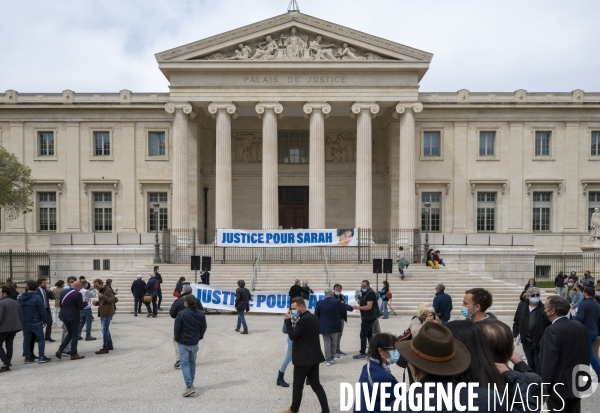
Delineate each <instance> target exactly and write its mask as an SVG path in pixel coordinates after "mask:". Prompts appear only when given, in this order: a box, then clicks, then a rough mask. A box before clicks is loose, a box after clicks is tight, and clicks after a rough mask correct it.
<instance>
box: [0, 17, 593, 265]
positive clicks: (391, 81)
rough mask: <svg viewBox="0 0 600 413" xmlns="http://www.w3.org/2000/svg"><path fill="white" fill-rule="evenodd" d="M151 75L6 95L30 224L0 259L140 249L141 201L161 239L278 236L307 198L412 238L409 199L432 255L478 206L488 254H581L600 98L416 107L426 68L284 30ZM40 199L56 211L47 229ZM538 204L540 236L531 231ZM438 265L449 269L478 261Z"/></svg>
mask: <svg viewBox="0 0 600 413" xmlns="http://www.w3.org/2000/svg"><path fill="white" fill-rule="evenodd" d="M156 59H157V62H158V65H159V68H160V70H161V71H162V72H163V73H164V74H165V76H166V77H167V78H168V79H169V82H170V93H168V94H160V93H157V94H151V93H149V94H138V93H131V92H130V91H127V90H123V91H120V92H119V93H98V94H89V93H86V94H81V93H76V92H74V91H70V90H66V91H63V92H62V93H55V94H22V93H18V92H16V91H13V90H8V91H6V93H5V97H4V99H3V100H2V101H1V102H0V144H1V145H2V146H4V147H5V148H6V149H8V150H9V151H10V152H13V153H15V154H16V155H17V156H18V158H19V159H20V160H21V161H22V162H23V163H25V164H26V165H27V166H29V167H31V169H32V172H33V177H34V179H35V180H36V183H35V187H34V189H35V194H34V196H35V210H34V212H33V213H30V214H27V215H25V216H24V217H20V218H18V219H16V220H14V221H8V220H7V219H5V218H4V215H3V213H2V212H1V211H0V219H1V228H0V249H8V248H13V249H30V250H35V249H40V250H46V249H48V247H49V241H48V236H49V234H51V233H54V232H56V233H59V234H60V233H73V234H78V233H84V234H85V233H92V232H108V233H115V234H117V233H118V234H123V233H147V232H150V216H149V215H150V212H149V211H150V207H151V205H150V204H152V203H153V202H152V201H151V200H150V197H149V194H154V193H160V194H166V195H167V196H166V200H163V202H162V206H161V207H162V208H163V209H165V210H166V211H167V212H166V215H165V218H164V219H166V225H167V226H168V227H170V228H191V227H194V228H197V229H199V231H201V232H202V231H203V230H204V215H205V212H206V216H207V221H206V222H207V224H206V225H207V228H208V229H209V230H210V229H214V228H227V227H234V228H261V227H267V228H270V227H276V226H278V224H279V222H280V221H279V220H278V213H279V212H278V200H277V189H278V187H282V186H283V187H286V186H305V187H306V186H308V187H309V205H308V209H309V214H308V217H309V220H308V224H307V225H308V226H310V227H313V228H317V227H325V228H337V227H353V226H354V227H372V228H388V227H392V228H416V227H419V226H420V225H421V214H422V200H423V193H426V194H427V193H435V194H438V195H439V207H440V217H439V228H436V231H434V232H436V234H434V235H433V237H435V236H440V237H443V239H446V238H447V239H448V240H451V239H452V236H453V235H457V236H459V237H460V236H463V235H469V236H471V240H476V239H477V237H474V235H477V233H480V232H482V230H481V229H478V227H477V217H478V203H479V202H480V201H478V195H479V194H480V193H485V194H493V202H492V204H493V205H492V208H493V209H494V212H493V218H494V226H493V229H491V230H489V232H491V233H492V235H494V236H496V235H502V234H534V236H533V238H532V239H533V242H532V244H533V246H534V247H535V248H536V249H537V251H575V250H579V245H581V244H582V243H583V242H584V241H585V239H587V237H588V235H587V232H588V208H590V207H592V206H594V205H592V204H591V201H590V200H589V194H590V193H596V192H598V193H599V197H598V201H600V142H599V143H598V144H597V149H592V150H591V149H590V148H591V146H592V143H593V139H596V138H595V137H596V136H598V137H597V139H598V140H600V93H584V92H583V91H581V90H576V91H573V92H572V93H528V92H527V91H525V90H518V91H516V92H514V93H472V92H469V91H468V90H460V91H458V92H456V93H419V91H418V89H419V82H420V80H421V79H422V77H423V76H424V75H425V73H426V72H427V70H428V68H429V65H430V63H431V59H432V55H431V54H429V53H427V52H423V51H420V50H417V49H413V48H410V47H407V46H404V45H401V44H397V43H394V42H391V41H388V40H385V39H380V38H377V37H375V36H371V35H367V34H364V33H360V32H357V31H355V30H352V29H348V28H345V27H343V26H339V25H336V24H333V23H329V22H326V21H323V20H320V19H317V18H314V17H311V16H307V15H304V14H301V13H299V12H290V13H287V14H284V15H281V16H276V17H274V18H272V19H268V20H265V21H263V22H259V23H255V24H253V25H250V26H246V27H243V28H240V29H236V30H233V31H230V32H227V33H224V34H221V35H218V36H214V37H211V38H208V39H204V40H201V41H199V42H195V43H192V44H189V45H184V46H181V47H178V48H175V49H172V50H168V51H165V52H162V53H158V54H157V55H156ZM149 70H151V69H149ZM279 131H303V132H306V133H307V134H308V136H309V138H308V139H309V142H310V149H309V151H308V152H307V155H309V162H308V163H280V162H278V132H279ZM96 132H102V133H106V134H107V136H108V140H109V142H110V143H109V149H108V150H104V149H105V148H104V149H103V148H100V151H99V152H98V150H97V149H98V148H97V142H96V140H95V139H96ZM596 132H598V135H596ZM43 133H51V134H52V136H53V142H52V144H53V148H52V150H51V151H49V150H48V148H47V147H45V146H44V147H42V146H43V145H45V144H46V143H44V142H43V141H42V137H41V134H43ZM157 133H158V134H164V147H163V146H160V145H163V144H162V143H161V142H159V143H156V142H154V141H152V140H151V136H150V135H151V134H157ZM432 133H433V135H431V134H432ZM540 133H542V134H547V135H543V136H542V135H540ZM486 134H489V135H486ZM153 136H154V137H156V136H155V135H153ZM432 136H434V137H437V138H436V139H437V141H436V142H437V143H436V145H435V146H432V143H431V142H432V141H431V140H430V139H432ZM486 136H489V139H490V141H489V142H492V143H491V145H492V146H491V148H490V146H486V145H488V144H484V145H483V150H482V142H485V139H487V138H486ZM482 139H484V141H482ZM159 140H160V139H159ZM542 141H543V142H542ZM155 144H156V145H159V146H157V147H154V146H152V145H155ZM157 148H158V149H157ZM432 153H433V155H432ZM205 189H207V191H206V192H205ZM39 193H44V194H46V193H55V194H56V196H55V201H54V204H53V205H54V208H55V209H56V219H55V224H56V228H55V229H52V228H50V227H48V226H47V225H46V221H47V219H48V218H47V216H45V215H44V214H47V211H45V212H44V213H42V212H41V210H40V208H42V207H43V206H44V205H45V206H44V207H47V204H42V202H43V201H42V200H41V199H40V197H39V195H38V194H39ZM97 193H109V194H110V200H109V201H105V204H104V205H105V206H106V205H109V207H110V214H111V225H110V228H109V229H106V227H105V228H104V230H102V229H101V230H98V228H97V227H96V225H95V221H96V220H97V215H96V211H95V206H97V202H96V200H95V194H97ZM205 193H206V200H205V198H204V197H205ZM539 193H544V194H548V195H547V200H546V201H545V202H546V204H547V208H548V216H547V217H544V219H545V222H547V224H548V226H547V227H546V228H543V230H540V231H536V229H535V228H534V226H533V222H534V216H533V215H534V212H533V208H534V206H536V205H534V196H537V195H536V194H539ZM106 202H108V203H106ZM546 204H544V205H546ZM205 205H206V211H205ZM488 207H489V203H488ZM544 208H546V206H544ZM544 211H545V210H544ZM538 212H539V211H538ZM488 229H489V228H488ZM487 235H488V234H485V235H484V237H485V236H487ZM488 238H489V237H488ZM498 239H500V238H498ZM206 241H207V242H210V241H211V240H206ZM78 242H79V241H78ZM473 242H475V244H477V242H476V241H473ZM96 244H98V243H97V242H96ZM452 244H453V243H451V242H449V243H446V244H442V245H449V246H450V245H452ZM487 245H488V246H489V245H492V244H489V243H488V244H487ZM511 246H512V245H511ZM533 246H530V248H532V247H533ZM452 248H454V249H453V252H452V253H451V254H450V253H449V255H452V256H456V257H457V258H456V260H457V262H459V261H460V262H463V261H465V259H466V260H467V261H469V260H471V258H465V257H470V255H469V254H471V255H472V254H475V255H477V254H479V252H478V251H479V250H477V251H472V252H469V253H466V252H465V251H463V249H460V248H458V247H456V248H455V247H452ZM499 254H500V253H499ZM528 254H530V256H531V254H533V253H532V252H531V251H529V252H528ZM500 255H501V254H500ZM502 257H503V256H502ZM478 259H479V258H475V257H472V261H473V262H476V261H477V260H478ZM500 259H503V258H500ZM450 260H451V261H452V260H453V259H452V258H450ZM477 262H478V261H477ZM496 264H498V263H495V262H494V263H489V265H488V264H485V265H484V264H481V265H484V267H485V268H489V270H485V271H490V272H496V271H499V270H498V269H497V268H500V269H501V265H500V264H498V265H496ZM465 265H466V264H465ZM486 265H487V267H486ZM499 265H500V266H499ZM506 265H508V264H506ZM469 268H470V267H469Z"/></svg>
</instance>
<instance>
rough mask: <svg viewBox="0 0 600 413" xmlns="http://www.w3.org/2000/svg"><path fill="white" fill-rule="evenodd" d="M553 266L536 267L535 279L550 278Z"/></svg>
mask: <svg viewBox="0 0 600 413" xmlns="http://www.w3.org/2000/svg"><path fill="white" fill-rule="evenodd" d="M551 269H552V266H551V265H536V266H535V278H536V279H538V278H546V277H550V270H551Z"/></svg>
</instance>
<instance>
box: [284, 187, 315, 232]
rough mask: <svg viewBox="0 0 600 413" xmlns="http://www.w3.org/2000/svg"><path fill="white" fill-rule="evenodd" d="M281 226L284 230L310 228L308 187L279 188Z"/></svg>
mask: <svg viewBox="0 0 600 413" xmlns="http://www.w3.org/2000/svg"><path fill="white" fill-rule="evenodd" d="M279 226H281V227H282V228H284V229H298V228H308V187H307V186H280V187H279Z"/></svg>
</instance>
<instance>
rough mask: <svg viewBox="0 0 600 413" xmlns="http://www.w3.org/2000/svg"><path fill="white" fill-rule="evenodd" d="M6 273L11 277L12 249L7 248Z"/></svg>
mask: <svg viewBox="0 0 600 413" xmlns="http://www.w3.org/2000/svg"><path fill="white" fill-rule="evenodd" d="M8 274H9V275H10V279H11V280H12V279H13V262H12V250H8Z"/></svg>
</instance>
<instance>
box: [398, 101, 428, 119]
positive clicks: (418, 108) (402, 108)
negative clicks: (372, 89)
mask: <svg viewBox="0 0 600 413" xmlns="http://www.w3.org/2000/svg"><path fill="white" fill-rule="evenodd" d="M407 109H412V111H413V112H415V113H419V112H422V111H423V104H422V103H421V102H416V103H405V102H400V103H398V104H397V105H396V111H395V112H394V113H393V114H392V116H393V117H394V119H398V115H400V114H402V113H404V112H406V110H407Z"/></svg>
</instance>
